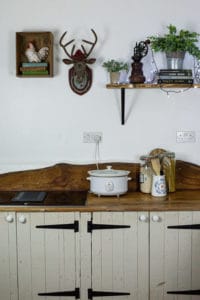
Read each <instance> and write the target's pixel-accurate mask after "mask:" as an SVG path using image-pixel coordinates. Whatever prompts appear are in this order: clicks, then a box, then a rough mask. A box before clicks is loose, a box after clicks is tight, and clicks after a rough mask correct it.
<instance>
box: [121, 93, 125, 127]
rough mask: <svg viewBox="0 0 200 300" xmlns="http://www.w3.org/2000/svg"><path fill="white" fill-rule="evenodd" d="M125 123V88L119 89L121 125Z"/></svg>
mask: <svg viewBox="0 0 200 300" xmlns="http://www.w3.org/2000/svg"><path fill="white" fill-rule="evenodd" d="M124 123H125V88H121V124H122V125H124Z"/></svg>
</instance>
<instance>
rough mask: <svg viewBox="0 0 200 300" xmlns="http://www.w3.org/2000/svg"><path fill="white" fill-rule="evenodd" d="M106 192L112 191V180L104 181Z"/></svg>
mask: <svg viewBox="0 0 200 300" xmlns="http://www.w3.org/2000/svg"><path fill="white" fill-rule="evenodd" d="M105 189H106V192H112V191H113V190H114V183H113V182H112V181H107V182H106V183H105Z"/></svg>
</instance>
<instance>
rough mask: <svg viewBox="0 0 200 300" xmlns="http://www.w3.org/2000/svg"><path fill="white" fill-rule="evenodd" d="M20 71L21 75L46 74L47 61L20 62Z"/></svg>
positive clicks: (47, 72)
mask: <svg viewBox="0 0 200 300" xmlns="http://www.w3.org/2000/svg"><path fill="white" fill-rule="evenodd" d="M20 72H21V74H22V75H48V74H49V71H48V63H47V62H40V63H22V65H21V67H20Z"/></svg>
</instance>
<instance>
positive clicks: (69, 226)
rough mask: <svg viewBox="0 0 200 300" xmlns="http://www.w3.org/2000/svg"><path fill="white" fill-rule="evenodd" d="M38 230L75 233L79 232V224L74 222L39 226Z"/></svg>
mask: <svg viewBox="0 0 200 300" xmlns="http://www.w3.org/2000/svg"><path fill="white" fill-rule="evenodd" d="M35 227H36V228H44V229H72V230H74V232H78V231H79V222H78V221H74V223H69V224H52V225H37V226H35Z"/></svg>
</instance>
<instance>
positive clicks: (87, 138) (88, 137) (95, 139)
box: [83, 131, 103, 143]
mask: <svg viewBox="0 0 200 300" xmlns="http://www.w3.org/2000/svg"><path fill="white" fill-rule="evenodd" d="M102 138H103V133H102V132H94V131H90V132H83V143H99V142H102Z"/></svg>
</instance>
